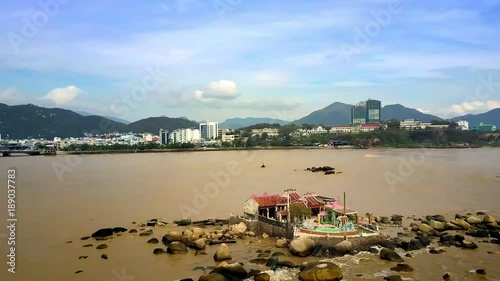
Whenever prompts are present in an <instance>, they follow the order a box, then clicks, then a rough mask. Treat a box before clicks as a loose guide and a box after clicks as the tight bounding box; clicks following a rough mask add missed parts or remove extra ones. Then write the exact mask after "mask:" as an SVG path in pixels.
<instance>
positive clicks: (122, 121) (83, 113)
mask: <svg viewBox="0 0 500 281" xmlns="http://www.w3.org/2000/svg"><path fill="white" fill-rule="evenodd" d="M75 112H76V113H78V114H80V115H82V116H92V115H96V114H92V113H88V112H86V111H75ZM103 117H106V118H108V119H109V120H113V121H115V122H118V123H123V124H125V125H128V124H130V121H128V120H125V119H121V118H118V117H113V116H103Z"/></svg>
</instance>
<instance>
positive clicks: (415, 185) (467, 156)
mask: <svg viewBox="0 0 500 281" xmlns="http://www.w3.org/2000/svg"><path fill="white" fill-rule="evenodd" d="M499 159H500V150H499V149H463V150H425V151H424V150H403V149H398V150H331V149H312V150H257V151H206V152H189V153H187V152H186V153H185V152H183V153H154V154H153V153H147V154H120V155H86V156H81V157H77V158H75V156H67V155H59V156H56V157H42V156H40V157H26V156H23V157H9V158H6V157H5V158H1V159H0V168H1V169H0V172H1V171H3V172H2V173H3V176H2V180H3V181H4V182H5V184H2V191H1V192H2V196H1V197H0V198H1V201H0V210H2V211H1V214H0V219H1V221H2V224H5V225H7V222H6V219H7V207H6V205H7V200H6V197H7V191H6V183H7V170H8V169H9V168H15V169H16V171H17V172H16V174H17V180H16V189H17V194H16V196H17V197H16V199H17V200H16V201H17V202H16V212H17V218H18V221H17V225H16V226H17V227H16V273H15V274H11V273H9V272H7V264H6V262H7V257H6V255H7V254H8V252H7V248H8V246H7V244H6V240H5V239H4V238H5V236H0V239H1V241H0V250H1V254H2V258H1V260H2V261H3V262H2V265H1V266H0V270H1V271H0V280H27V281H31V280H88V281H90V280H106V281H108V280H115V281H125V280H128V281H132V280H175V279H179V278H185V277H191V278H193V279H195V280H196V279H197V278H198V277H199V276H200V274H202V271H200V270H198V271H193V270H192V269H193V268H194V267H196V266H213V265H214V262H213V260H212V255H213V253H214V252H215V250H216V247H215V246H212V247H209V248H208V250H207V252H208V255H207V256H194V254H193V253H188V254H187V255H183V256H155V255H153V254H152V251H153V249H154V248H156V247H159V246H154V245H147V244H146V241H147V240H148V239H149V238H151V237H131V235H129V234H123V235H122V236H120V237H116V238H114V239H112V240H111V241H104V242H103V243H105V244H107V245H108V248H107V249H105V250H101V251H99V250H96V249H95V246H97V245H98V244H99V243H96V242H95V241H90V240H88V241H81V240H80V237H82V236H85V235H90V234H91V233H92V232H94V231H95V230H97V229H99V228H104V227H115V226H123V227H126V228H131V227H133V225H132V222H133V221H135V222H141V221H144V220H147V219H150V218H162V219H163V220H164V221H168V222H172V221H173V220H175V219H179V218H182V217H183V216H184V215H186V214H188V215H190V216H191V217H192V218H193V219H204V218H207V217H228V215H229V214H231V213H232V214H241V213H242V211H243V210H242V204H243V202H244V201H245V200H246V199H248V198H249V197H250V196H251V195H252V194H262V193H263V192H269V193H281V192H283V190H284V189H287V188H296V189H297V190H298V191H299V192H301V193H302V192H307V191H314V192H317V193H318V194H324V195H328V196H333V197H335V198H337V197H339V198H341V199H342V194H343V192H346V194H347V206H348V207H349V208H350V209H354V210H357V211H358V212H359V213H360V214H364V213H366V212H372V213H374V214H375V215H391V214H401V215H404V216H405V217H406V216H413V215H417V216H420V217H421V216H425V215H428V214H444V215H446V216H447V218H448V219H452V218H453V216H454V214H455V213H462V214H465V213H467V212H469V211H470V212H476V211H480V210H481V211H486V212H487V213H491V214H493V215H495V216H496V217H497V219H498V218H499V216H500V204H499V202H500V178H497V175H498V176H500V163H499ZM263 162H264V163H265V165H266V168H264V169H262V168H260V166H261V164H262V163H263ZM322 165H330V166H333V167H335V168H336V169H337V172H342V173H340V174H337V175H328V176H325V175H323V174H318V173H311V172H307V171H304V169H305V168H307V167H311V166H322ZM58 175H59V176H58ZM2 229H3V230H1V231H0V235H1V234H4V235H5V234H6V233H7V230H6V228H5V226H4V227H2ZM170 229H172V228H171V227H167V228H156V229H155V230H154V231H155V233H154V234H153V236H154V237H157V238H158V239H160V240H161V236H162V235H163V234H164V233H165V232H167V231H168V230H170ZM67 241H72V243H69V244H67V243H66V242H67ZM475 241H476V240H475ZM87 243H92V244H94V247H90V248H83V247H82V245H84V244H87ZM273 245H274V240H272V239H267V240H263V239H261V242H255V243H252V244H249V241H242V242H241V243H238V244H233V245H230V249H231V252H232V254H233V258H234V259H235V260H237V261H241V262H244V263H245V264H248V260H249V259H251V258H254V257H256V254H255V251H256V250H258V249H268V248H269V249H272V250H273V251H275V250H276V249H275V248H274V247H273ZM478 245H479V249H477V250H473V251H464V250H460V249H456V248H447V249H446V250H447V253H444V254H441V255H431V254H426V253H415V254H414V258H411V259H407V260H406V262H407V263H408V264H410V265H411V266H413V267H414V268H415V271H414V272H412V273H404V274H401V275H402V276H404V277H405V278H411V280H441V276H442V275H443V274H444V273H445V272H450V273H451V274H452V277H454V279H452V280H500V262H499V260H500V254H488V253H487V251H494V252H495V251H496V252H498V251H500V246H499V245H493V244H485V243H478ZM285 252H286V251H285ZM102 253H106V254H107V255H108V256H109V259H108V260H103V259H101V258H100V255H101V254H102ZM85 255H86V256H88V258H87V259H84V260H79V259H78V257H79V256H85ZM293 260H294V261H295V262H297V263H299V262H302V261H304V260H302V259H293ZM334 262H335V263H337V264H339V265H340V266H341V267H342V269H343V271H344V272H345V279H346V280H369V279H372V280H382V277H381V276H385V275H388V274H391V273H390V270H389V268H390V267H392V266H393V264H391V263H389V262H384V261H381V260H380V259H379V258H378V257H376V256H374V255H371V254H360V255H357V256H355V257H352V256H346V257H343V258H340V259H335V260H334ZM246 268H260V269H262V270H266V268H265V267H259V266H258V265H255V266H246ZM476 268H484V269H486V272H487V275H486V276H485V277H478V276H477V275H474V274H471V273H469V271H470V270H472V269H476ZM77 270H83V272H82V273H79V274H75V271H77ZM123 273H125V275H123ZM294 273H296V272H290V271H285V272H280V273H278V275H277V276H274V275H273V280H297V279H296V277H293V275H294ZM357 274H363V276H362V277H356V275H357ZM120 275H121V277H120Z"/></svg>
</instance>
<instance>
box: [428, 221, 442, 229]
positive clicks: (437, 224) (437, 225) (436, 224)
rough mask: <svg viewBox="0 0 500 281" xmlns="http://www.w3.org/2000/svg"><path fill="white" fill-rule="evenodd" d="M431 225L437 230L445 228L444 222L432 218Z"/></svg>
mask: <svg viewBox="0 0 500 281" xmlns="http://www.w3.org/2000/svg"><path fill="white" fill-rule="evenodd" d="M429 226H430V227H432V228H433V229H435V230H439V231H443V230H444V228H445V227H444V223H442V222H440V221H436V220H431V221H430V222H429Z"/></svg>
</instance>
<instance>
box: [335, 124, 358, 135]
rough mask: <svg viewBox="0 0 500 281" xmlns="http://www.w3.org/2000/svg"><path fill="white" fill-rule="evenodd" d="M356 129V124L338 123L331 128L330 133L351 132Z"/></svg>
mask: <svg viewBox="0 0 500 281" xmlns="http://www.w3.org/2000/svg"><path fill="white" fill-rule="evenodd" d="M353 131H354V125H337V126H333V127H331V129H330V134H350V133H352V132H353Z"/></svg>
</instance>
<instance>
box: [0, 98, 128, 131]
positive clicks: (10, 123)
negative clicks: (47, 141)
mask: <svg viewBox="0 0 500 281" xmlns="http://www.w3.org/2000/svg"><path fill="white" fill-rule="evenodd" d="M115 130H116V131H125V130H126V125H125V124H122V123H118V122H115V121H112V120H109V119H107V118H104V117H101V116H82V115H80V114H77V113H75V112H73V111H71V110H66V109H61V108H45V107H39V106H36V105H33V104H27V105H15V106H8V105H6V104H0V134H2V136H4V137H5V136H7V135H8V136H9V138H27V137H45V138H53V137H56V136H58V137H71V136H82V135H83V134H84V133H89V132H103V133H109V132H112V131H115Z"/></svg>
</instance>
